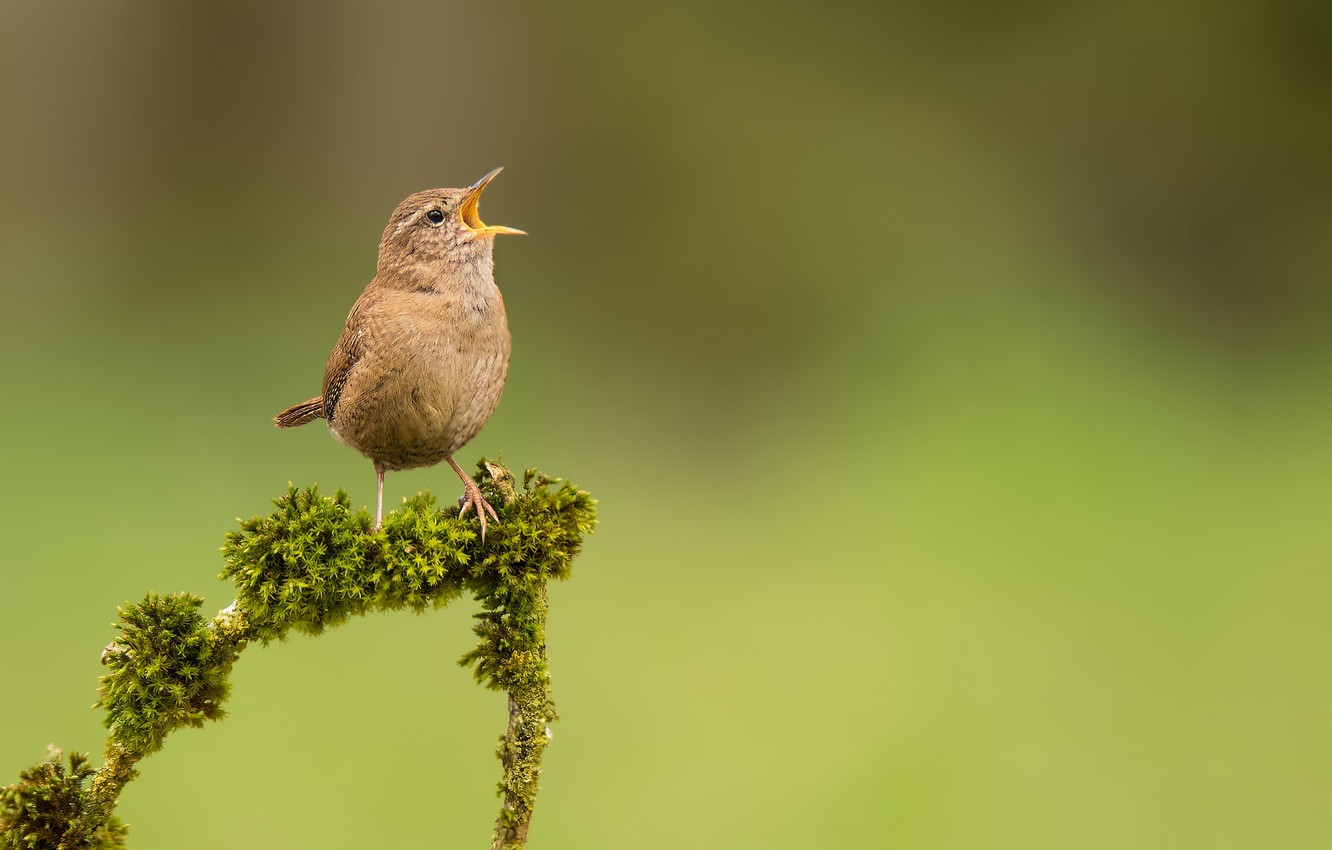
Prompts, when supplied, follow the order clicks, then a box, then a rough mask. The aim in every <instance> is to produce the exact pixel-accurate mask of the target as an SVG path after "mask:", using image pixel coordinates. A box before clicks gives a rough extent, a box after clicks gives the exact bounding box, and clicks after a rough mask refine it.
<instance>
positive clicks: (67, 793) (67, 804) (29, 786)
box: [0, 747, 126, 850]
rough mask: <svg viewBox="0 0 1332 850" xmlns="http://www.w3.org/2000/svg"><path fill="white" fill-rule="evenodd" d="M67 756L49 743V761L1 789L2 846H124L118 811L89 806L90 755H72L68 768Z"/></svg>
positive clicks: (19, 849) (16, 849)
mask: <svg viewBox="0 0 1332 850" xmlns="http://www.w3.org/2000/svg"><path fill="white" fill-rule="evenodd" d="M63 755H64V754H63V753H62V752H61V751H60V750H59V749H57V748H56V747H49V748H48V749H47V757H46V761H44V762H42V763H41V764H38V765H36V766H34V767H30V768H28V769H27V770H25V771H23V772H22V773H20V774H19V781H18V782H17V783H15V784H14V785H6V786H5V787H3V788H0V847H3V848H5V850H46V848H59V847H85V848H91V850H120V848H123V847H124V846H125V832H126V827H125V825H124V824H122V823H121V822H120V820H119V819H118V818H116V816H115V815H110V816H107V817H105V818H104V817H103V816H102V813H101V812H100V811H99V810H93V807H92V806H91V805H90V803H91V802H92V798H91V797H90V796H89V795H88V792H87V785H88V780H89V778H90V777H92V775H93V773H94V771H93V769H92V767H91V766H89V764H88V755H87V754H86V753H70V754H69V767H68V768H66V767H65V764H64V760H63V758H62V756H63Z"/></svg>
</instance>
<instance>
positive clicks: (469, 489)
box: [458, 478, 499, 543]
mask: <svg viewBox="0 0 1332 850" xmlns="http://www.w3.org/2000/svg"><path fill="white" fill-rule="evenodd" d="M464 486H465V488H466V489H465V491H464V492H463V495H462V498H461V499H459V500H458V507H459V510H458V518H459V519H462V517H463V514H465V513H467V511H468V509H469V508H474V509H475V510H476V515H477V517H478V518H479V519H480V520H481V542H482V543H485V542H486V514H490V515H491V516H492V517H493V518H494V519H495V522H499V514H497V513H495V509H494V508H492V507H491V506H490V503H489V502H487V501H486V499H485V497H484V496H482V495H481V488H480V487H478V486H476V482H475V481H473V480H472V479H470V478H468V479H467V480H466V481H465V482H464Z"/></svg>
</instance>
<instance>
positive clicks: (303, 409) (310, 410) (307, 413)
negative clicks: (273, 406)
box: [273, 396, 324, 428]
mask: <svg viewBox="0 0 1332 850" xmlns="http://www.w3.org/2000/svg"><path fill="white" fill-rule="evenodd" d="M323 418H324V397H323V396H317V397H315V398H312V399H310V400H309V401H303V402H301V403H300V404H298V405H296V406H295V407H289V408H287V409H286V410H284V411H282V412H281V413H279V414H278V415H277V416H274V417H273V421H274V422H275V423H277V426H278V427H279V428H295V427H296V426H297V425H304V424H305V423H307V422H313V421H314V420H316V419H323Z"/></svg>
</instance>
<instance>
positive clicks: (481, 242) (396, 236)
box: [379, 168, 523, 272]
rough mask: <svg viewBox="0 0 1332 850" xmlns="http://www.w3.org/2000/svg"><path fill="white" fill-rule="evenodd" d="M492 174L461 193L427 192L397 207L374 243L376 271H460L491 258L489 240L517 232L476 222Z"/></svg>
mask: <svg viewBox="0 0 1332 850" xmlns="http://www.w3.org/2000/svg"><path fill="white" fill-rule="evenodd" d="M502 170H503V169H502V168H496V169H495V170H494V171H492V172H490V173H489V174H487V175H486V176H485V177H482V178H481V179H480V180H478V181H476V182H475V183H473V184H472V185H471V186H469V187H467V188H465V189H427V190H425V191H424V192H417V193H416V194H414V195H409V196H408V197H407V199H406V200H404V201H403V202H402V203H400V204H398V208H397V209H395V210H394V211H393V215H392V216H391V217H390V218H389V223H388V226H387V227H385V228H384V238H383V239H381V240H380V242H379V269H380V271H381V272H385V271H394V270H397V269H406V268H409V267H413V266H421V265H433V264H436V263H443V264H444V265H445V266H446V267H447V266H464V265H468V264H471V263H474V262H476V261H477V260H480V259H484V258H488V257H490V255H491V250H492V246H493V243H492V242H491V238H492V237H494V236H497V235H499V234H501V233H515V234H523V231H521V230H515V229H514V228H512V227H504V226H503V225H499V224H486V223H485V222H484V221H482V220H481V213H480V204H481V193H482V192H484V191H485V190H486V186H487V185H489V184H490V181H491V180H494V179H495V175H496V174H499V173H500V171H502Z"/></svg>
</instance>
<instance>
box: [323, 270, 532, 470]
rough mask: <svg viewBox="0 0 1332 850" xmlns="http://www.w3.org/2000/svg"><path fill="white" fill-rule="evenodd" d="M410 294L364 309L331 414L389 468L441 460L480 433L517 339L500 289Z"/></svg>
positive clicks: (341, 430)
mask: <svg viewBox="0 0 1332 850" xmlns="http://www.w3.org/2000/svg"><path fill="white" fill-rule="evenodd" d="M495 294H496V296H498V291H496V293H495ZM404 295H408V296H411V297H409V298H407V299H405V300H402V301H401V303H397V304H389V305H386V306H387V307H388V309H382V308H381V309H378V310H375V311H374V312H373V314H372V315H370V316H367V317H366V322H365V326H364V327H363V328H362V329H361V331H362V338H361V341H362V347H363V354H362V357H361V360H360V361H359V362H358V363H357V364H356V366H355V367H354V368H353V372H352V375H351V377H350V379H349V380H348V385H347V388H346V389H344V390H343V393H342V396H341V398H340V400H339V402H338V406H337V411H336V415H335V421H334V422H332V423H331V424H332V426H333V428H334V433H335V434H336V435H337V436H338V437H339V438H340V439H341V440H342V441H343V442H345V443H347V444H348V445H351V446H352V447H353V448H356V449H358V450H359V451H361V452H362V453H363V454H366V455H368V456H369V457H370V458H371V459H373V460H375V461H376V462H377V463H379V464H380V465H382V466H384V467H385V468H388V469H407V468H411V467H416V466H425V465H429V464H433V463H438V462H440V461H441V460H443V459H444V458H445V457H446V456H448V455H450V454H452V453H453V452H455V451H457V450H458V449H460V448H462V446H463V445H465V444H466V443H467V442H468V441H469V440H471V439H472V438H473V437H475V436H476V434H477V432H479V431H480V430H481V427H482V426H483V425H484V424H485V423H486V420H487V419H489V418H490V415H491V413H492V412H493V411H494V409H495V407H496V405H497V404H498V403H499V399H500V395H501V394H502V392H503V389H504V381H505V378H506V376H507V373H508V366H509V351H510V346H511V342H510V337H509V329H508V322H507V318H506V317H505V314H504V305H503V301H502V300H500V299H499V298H498V297H496V298H495V299H493V301H490V302H485V303H478V301H477V299H467V298H460V297H452V298H450V297H448V296H445V295H437V294H434V293H404Z"/></svg>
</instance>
